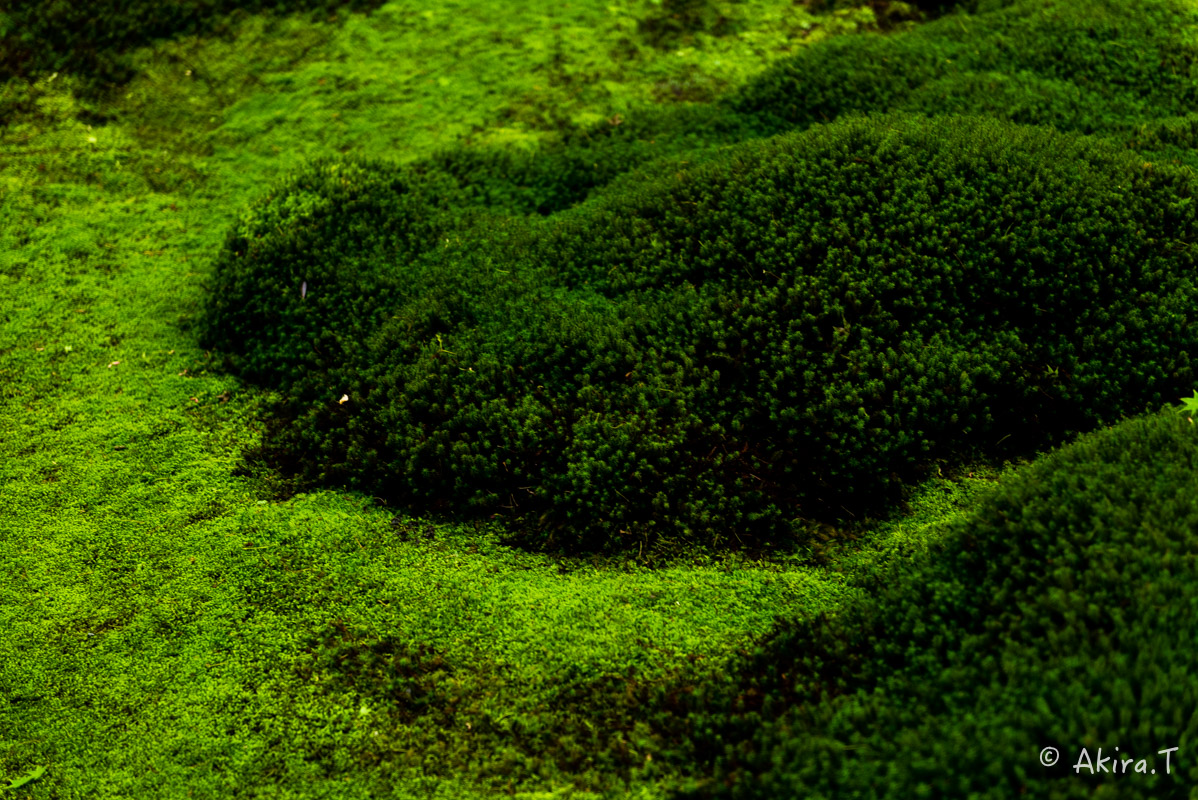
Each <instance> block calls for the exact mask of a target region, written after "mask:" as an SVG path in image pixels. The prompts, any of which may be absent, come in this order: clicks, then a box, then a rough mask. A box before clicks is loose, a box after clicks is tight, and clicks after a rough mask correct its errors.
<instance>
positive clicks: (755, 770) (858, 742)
mask: <svg viewBox="0 0 1198 800" xmlns="http://www.w3.org/2000/svg"><path fill="white" fill-rule="evenodd" d="M1196 474H1198V431H1196V429H1195V428H1194V426H1193V425H1191V424H1189V422H1188V421H1187V420H1183V419H1181V418H1179V417H1178V415H1177V414H1176V413H1172V412H1167V413H1164V414H1160V415H1154V416H1148V417H1140V418H1136V419H1133V420H1129V421H1127V422H1125V423H1123V424H1120V425H1118V426H1116V427H1114V428H1112V429H1106V430H1103V431H1100V432H1097V433H1093V434H1090V435H1087V436H1085V437H1083V438H1082V439H1080V440H1079V441H1078V442H1076V443H1074V444H1073V445H1070V446H1068V447H1066V448H1063V449H1061V450H1060V451H1057V452H1055V453H1053V454H1051V455H1049V456H1047V457H1045V458H1043V459H1042V460H1040V461H1038V462H1037V463H1036V464H1034V465H1033V466H1031V467H1030V468H1029V469H1027V470H1026V471H1025V472H1024V473H1023V474H1021V475H1020V476H1018V477H1017V478H1015V479H1014V480H1012V481H1008V482H1004V484H1003V485H1002V486H1001V487H1000V488H999V489H998V490H997V491H996V493H995V494H994V495H992V496H991V497H990V498H988V499H987V500H985V501H984V502H983V503H982V505H981V506H980V507H979V508H978V509H977V510H976V511H974V512H973V513H972V514H971V515H970V516H969V518H968V519H967V520H964V521H961V522H959V523H956V524H955V525H954V527H953V528H952V529H950V531H949V532H948V535H946V536H945V537H944V538H943V539H942V540H940V541H939V543H938V544H936V545H935V547H934V549H933V551H932V552H930V553H929V554H927V556H926V557H923V558H920V559H918V560H916V561H914V562H911V561H901V562H896V563H894V564H893V566H892V567H891V568H889V569H888V570H887V571H886V572H884V573H882V574H880V575H879V576H877V577H876V585H875V587H874V591H873V592H872V593H871V595H872V596H871V597H870V599H869V600H868V601H866V602H862V603H859V604H856V605H854V606H852V607H850V608H848V609H846V610H844V611H842V612H841V613H840V614H839V615H838V616H836V617H827V616H821V617H819V618H817V619H813V620H806V621H792V622H787V623H785V624H782V625H780V626H779V627H778V629H777V630H776V631H775V633H774V634H773V635H772V636H771V637H769V638H767V639H766V640H765V641H763V642H762V644H761V645H760V646H759V648H758V649H757V651H756V653H755V654H754V655H753V656H752V657H750V658H747V659H745V660H744V661H743V663H742V665H741V666H740V667H739V668H736V669H733V670H730V674H732V675H734V676H735V678H734V681H733V683H734V684H735V688H734V689H732V690H731V691H730V692H729V693H728V694H727V695H726V696H724V697H723V698H722V700H721V701H720V702H718V703H717V704H715V705H713V706H710V707H707V708H704V707H702V706H695V707H694V713H693V715H692V724H693V727H694V729H695V730H696V731H698V732H700V734H699V736H697V739H696V743H695V747H696V753H697V754H698V755H699V756H700V757H701V758H706V759H708V760H709V761H710V763H714V764H716V768H715V770H714V773H713V774H712V775H711V776H709V780H708V782H707V784H706V788H705V790H703V791H702V792H699V793H697V794H698V796H705V797H707V796H714V797H727V798H774V797H839V796H854V797H878V798H906V797H916V796H940V797H950V796H951V797H965V796H971V797H987V798H989V797H994V798H1005V797H1017V796H1028V797H1049V796H1052V797H1090V796H1091V795H1092V793H1093V791H1094V789H1095V787H1096V786H1097V785H1098V784H1099V783H1102V782H1106V781H1107V780H1113V781H1116V782H1117V783H1118V784H1119V794H1120V796H1121V797H1128V798H1141V797H1144V798H1147V797H1153V798H1157V797H1168V798H1182V797H1188V796H1189V794H1188V793H1189V788H1188V787H1189V784H1190V783H1191V782H1192V781H1191V777H1190V776H1191V770H1190V768H1189V767H1187V766H1186V765H1185V764H1184V763H1183V762H1182V761H1181V758H1180V753H1174V754H1173V757H1172V774H1169V773H1167V772H1166V769H1165V766H1166V765H1165V757H1164V755H1163V754H1161V753H1160V752H1159V751H1161V750H1163V749H1165V748H1168V747H1174V746H1178V745H1181V746H1182V747H1183V749H1184V744H1183V743H1184V742H1187V741H1191V740H1192V739H1193V737H1194V736H1195V735H1196V734H1198V727H1196V725H1198V723H1195V720H1198V705H1196V702H1198V701H1196V698H1198V681H1196V679H1195V678H1194V677H1193V676H1194V675H1195V674H1198V669H1196V667H1198V663H1196V657H1195V654H1194V651H1193V648H1192V647H1191V645H1190V642H1189V640H1188V639H1187V638H1186V637H1185V636H1180V635H1179V632H1181V631H1191V630H1194V628H1195V626H1196V625H1198V616H1196V611H1195V610H1196V609H1198V581H1196V580H1195V579H1194V575H1195V571H1194V567H1195V564H1198V538H1196V536H1195V531H1198V482H1196V481H1195V478H1194V476H1195V475H1196ZM712 708H727V709H729V711H728V712H726V713H725V712H723V711H719V712H713V711H712V710H711V709H712ZM704 733H705V735H704ZM1047 746H1055V747H1057V748H1058V750H1059V751H1060V753H1061V756H1062V757H1061V760H1060V762H1058V763H1057V764H1056V765H1055V766H1049V767H1046V766H1043V765H1042V764H1041V762H1040V760H1039V755H1040V752H1041V749H1042V748H1044V747H1047ZM1083 747H1085V748H1088V751H1089V755H1090V759H1091V763H1095V762H1096V761H1097V759H1098V755H1097V750H1098V748H1099V747H1102V748H1103V754H1104V755H1106V756H1110V755H1114V754H1116V753H1117V754H1118V758H1119V759H1123V758H1129V759H1132V765H1131V766H1128V767H1126V768H1125V769H1126V774H1124V768H1121V769H1120V770H1119V771H1118V772H1116V773H1114V774H1112V773H1110V772H1109V771H1108V772H1107V773H1106V774H1100V773H1093V774H1092V773H1090V772H1089V771H1087V770H1085V769H1083V770H1082V771H1080V772H1078V771H1075V770H1074V769H1073V767H1074V765H1075V763H1077V762H1078V760H1079V758H1080V749H1081V748H1083ZM1116 747H1118V751H1116V749H1115V748H1116ZM1140 759H1145V763H1144V765H1143V766H1142V769H1143V773H1141V774H1136V773H1135V772H1134V770H1135V769H1136V763H1137V762H1138V761H1139V760H1140ZM1151 769H1155V771H1156V773H1155V774H1152V773H1150V772H1149V770H1151Z"/></svg>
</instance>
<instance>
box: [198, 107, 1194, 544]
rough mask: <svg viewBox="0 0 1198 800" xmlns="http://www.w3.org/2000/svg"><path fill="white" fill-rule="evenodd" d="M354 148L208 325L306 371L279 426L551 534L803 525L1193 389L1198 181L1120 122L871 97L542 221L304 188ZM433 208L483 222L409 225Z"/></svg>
mask: <svg viewBox="0 0 1198 800" xmlns="http://www.w3.org/2000/svg"><path fill="white" fill-rule="evenodd" d="M1050 154H1051V155H1050ZM436 167H437V165H436V163H435V162H434V164H433V165H431V166H429V167H427V168H425V167H420V168H416V167H413V168H412V169H413V170H415V171H413V172H410V173H407V174H409V175H411V176H412V180H415V179H416V176H418V175H419V176H425V175H436V174H439V173H438V172H437V169H436ZM328 169H332V167H324V166H321V167H317V168H316V171H315V172H312V173H308V174H306V175H304V176H300V177H299V178H297V179H296V180H295V181H294V182H292V183H291V184H289V185H288V186H287V187H286V188H284V189H281V190H280V191H279V192H277V193H276V194H277V196H274V197H273V198H272V200H271V201H270V202H271V204H272V205H270V206H269V207H266V208H263V209H261V210H255V211H253V212H252V213H253V214H255V215H265V216H263V217H262V219H264V220H268V221H267V222H264V223H258V222H254V223H252V224H248V227H243V228H242V229H239V230H238V232H237V233H235V234H234V236H233V238H232V239H231V240H230V242H229V243H228V244H227V245H226V247H225V251H224V254H223V255H222V260H221V262H220V263H219V264H218V268H217V270H218V271H217V275H218V281H219V282H218V284H217V291H215V292H214V293H213V294H212V298H213V300H212V303H211V304H210V305H209V309H208V315H209V318H210V319H211V320H212V322H210V323H209V328H208V330H209V331H210V335H209V336H208V338H207V339H206V342H207V343H209V344H211V345H213V346H215V347H217V348H221V349H226V350H233V351H234V352H235V353H237V357H238V358H242V359H244V360H245V363H246V365H247V366H246V369H245V372H244V374H246V375H247V376H251V377H255V376H260V375H261V374H264V373H265V374H268V375H270V376H272V380H280V381H282V383H280V384H278V385H280V386H281V387H283V389H284V391H285V393H286V394H287V396H288V402H287V403H286V404H285V405H283V406H281V407H280V409H279V413H280V414H281V416H282V417H283V418H284V419H285V420H287V422H286V423H285V424H284V425H282V426H280V427H279V428H278V435H277V436H276V437H273V438H272V440H271V441H269V442H268V446H269V447H270V448H274V449H276V451H277V452H279V453H281V454H282V457H283V458H285V459H286V460H287V462H288V463H291V464H294V465H296V466H297V467H298V468H299V470H300V471H301V473H302V474H304V475H305V476H307V477H308V478H310V479H316V480H344V481H347V482H348V483H349V484H350V485H352V486H354V487H356V488H359V489H361V490H363V491H367V492H370V493H372V494H375V495H377V496H380V497H387V498H388V499H389V500H391V501H392V502H398V503H401V504H406V505H407V506H408V507H410V508H417V509H420V508H423V509H433V510H444V509H445V508H447V507H449V506H456V507H458V508H459V509H469V510H471V511H474V512H476V513H477V512H481V513H495V512H499V511H501V510H503V509H507V510H509V511H515V512H516V513H518V514H521V515H523V516H524V517H525V519H526V520H529V521H532V520H536V521H537V522H538V525H539V527H540V528H541V530H542V531H543V533H542V534H540V535H541V537H542V538H544V537H550V541H552V542H553V543H555V544H566V545H570V546H583V547H591V548H594V547H629V546H632V547H642V546H643V543H644V542H646V541H650V542H651V541H656V540H659V539H666V540H670V541H675V542H684V541H688V540H689V541H701V542H703V543H705V544H709V545H710V544H714V543H717V542H720V541H728V540H730V538H731V537H732V536H733V532H735V536H736V537H737V538H738V539H739V540H740V541H741V542H743V543H748V542H754V543H758V544H759V543H762V542H779V541H786V540H787V539H789V538H793V537H794V536H795V535H796V533H799V532H800V531H797V530H796V529H795V526H792V525H790V524H789V521H790V520H794V519H796V517H798V518H804V517H815V518H822V519H824V520H825V521H832V520H833V519H834V518H835V516H834V515H835V514H838V513H840V512H844V511H846V510H847V511H849V512H850V513H856V514H860V513H876V512H877V511H878V510H879V509H880V508H881V507H882V503H883V502H885V501H886V500H890V501H891V502H893V500H894V499H895V498H896V495H895V492H896V491H897V490H898V488H899V484H898V481H899V480H900V479H906V480H908V481H910V480H913V479H918V478H919V477H920V476H921V474H922V473H921V469H922V467H923V465H924V464H926V462H927V460H928V459H930V458H938V457H943V456H945V455H946V454H947V452H948V450H947V449H946V448H948V447H955V446H957V445H958V444H961V443H965V444H981V443H982V442H983V441H987V440H989V441H994V440H998V439H1001V438H1003V437H1004V436H1006V437H1007V438H1009V439H1010V440H1011V441H1010V443H1009V445H1008V447H1034V446H1039V447H1043V446H1047V445H1049V444H1051V443H1053V442H1054V441H1060V440H1062V439H1063V438H1065V437H1068V436H1069V435H1071V434H1073V433H1075V432H1077V431H1079V430H1083V429H1086V428H1092V427H1094V426H1096V425H1098V424H1101V423H1103V422H1111V421H1114V420H1116V419H1118V418H1119V416H1121V415H1125V414H1131V413H1137V412H1140V411H1143V410H1144V409H1146V408H1150V407H1152V408H1155V407H1158V406H1159V404H1160V403H1161V402H1162V400H1163V399H1164V398H1165V397H1166V396H1168V393H1171V392H1175V391H1177V390H1178V389H1179V388H1182V387H1184V386H1185V385H1187V384H1188V383H1189V382H1191V381H1192V379H1193V375H1192V372H1191V367H1190V365H1189V361H1188V357H1187V356H1186V355H1185V354H1186V353H1187V352H1188V350H1189V349H1190V347H1191V343H1190V339H1191V334H1190V333H1189V332H1188V326H1187V325H1186V319H1187V317H1186V316H1185V313H1184V309H1185V308H1187V307H1189V305H1191V304H1192V302H1193V300H1192V297H1193V292H1194V288H1193V285H1192V282H1191V281H1190V280H1189V279H1188V277H1187V276H1188V274H1189V268H1188V266H1187V265H1188V264H1189V263H1190V262H1189V260H1190V259H1191V258H1192V253H1190V251H1189V249H1188V248H1187V247H1186V246H1185V244H1184V242H1185V241H1186V237H1187V236H1188V234H1186V233H1185V231H1187V230H1189V229H1190V227H1191V226H1192V225H1193V221H1192V216H1191V213H1190V212H1189V211H1188V210H1187V209H1188V206H1187V205H1186V204H1185V202H1184V198H1185V197H1188V196H1189V195H1190V194H1192V193H1193V188H1192V186H1191V185H1190V183H1189V179H1188V177H1187V176H1186V175H1185V174H1184V173H1181V172H1178V171H1176V170H1172V169H1165V168H1162V169H1154V170H1148V169H1145V168H1144V167H1143V165H1142V163H1141V162H1140V161H1139V160H1137V159H1135V158H1134V157H1132V156H1130V155H1128V154H1125V153H1121V152H1120V151H1119V149H1118V148H1117V147H1113V146H1111V145H1109V144H1105V143H1103V142H1101V141H1097V140H1094V139H1085V138H1079V137H1076V136H1074V137H1070V136H1065V135H1061V134H1053V133H1050V132H1048V131H1046V130H1044V129H1028V128H1020V127H1017V126H1014V125H1011V124H1009V123H999V122H995V121H990V120H986V119H984V118H952V117H941V118H938V119H937V120H936V121H935V122H934V123H929V122H926V121H925V119H924V118H922V117H903V116H891V117H875V118H869V119H855V120H848V121H845V122H842V123H838V124H836V125H831V126H827V127H820V128H817V129H811V130H808V131H806V132H803V133H799V134H791V135H787V136H781V137H777V138H775V139H770V140H762V141H756V142H752V143H749V144H746V145H743V146H741V147H738V148H731V149H728V150H727V151H726V152H722V153H719V154H715V153H712V152H710V151H708V152H706V153H704V154H702V155H692V156H690V157H689V160H688V161H687V162H686V163H681V162H678V161H668V160H666V161H659V162H657V163H656V165H655V166H653V167H650V168H647V169H646V170H644V171H640V172H636V173H634V174H633V175H631V176H626V177H623V178H621V179H619V180H617V181H616V182H615V183H613V184H612V185H611V186H610V187H608V189H606V190H603V191H602V192H601V195H600V196H599V197H596V198H594V199H593V200H592V201H590V202H588V203H585V204H583V205H580V206H578V207H577V208H575V209H573V210H571V211H570V212H563V213H561V214H559V215H556V216H550V217H549V218H548V219H546V220H545V221H543V222H536V221H531V222H530V221H525V220H523V219H522V218H520V217H507V218H504V217H496V216H482V217H479V216H478V214H476V213H473V212H470V213H468V211H469V209H470V208H471V205H470V203H471V202H475V200H467V199H466V197H465V195H458V196H459V200H458V201H457V210H456V211H455V210H454V201H453V200H452V199H451V198H452V197H453V196H454V194H453V192H451V191H450V190H448V189H442V190H439V191H436V192H435V193H434V194H435V197H436V200H435V201H431V200H421V199H420V195H419V193H412V192H406V191H405V193H403V194H402V197H400V196H395V197H392V194H388V192H393V190H392V189H386V190H385V191H384V190H383V189H381V188H379V187H380V186H382V184H378V183H371V182H368V183H365V184H361V185H358V184H357V183H356V182H353V181H351V182H350V183H349V184H346V185H348V186H350V187H351V188H350V189H348V191H350V192H351V193H352V199H350V198H349V197H346V198H342V197H341V194H340V192H341V189H338V190H337V191H336V192H331V191H330V190H329V189H327V188H326V189H323V190H321V189H316V190H315V195H314V196H315V197H322V194H321V192H322V191H323V193H324V197H325V199H321V200H320V202H321V203H328V206H329V208H335V209H336V210H335V211H330V212H325V213H323V214H321V213H320V212H319V211H313V212H311V213H310V212H309V211H308V210H305V209H306V207H305V209H298V207H297V208H296V209H292V210H289V209H290V206H289V204H293V202H301V199H300V198H304V197H308V196H309V194H310V192H311V190H310V189H309V188H308V187H309V184H311V185H318V184H319V180H320V179H321V178H320V177H319V176H321V175H323V174H324V173H325V171H326V170H328ZM345 169H346V170H356V171H360V170H363V169H365V172H364V173H362V174H366V175H370V176H378V177H370V178H369V181H375V182H377V181H380V180H383V178H382V176H386V175H389V174H390V173H388V172H386V171H385V170H379V169H375V168H367V167H362V166H361V165H353V164H347V165H346V166H345ZM421 169H428V170H429V171H428V172H421V171H420V170H421ZM355 174H358V173H357V172H355ZM420 179H421V180H425V179H426V178H425V177H420ZM405 180H408V179H406V178H405ZM313 181H317V183H313ZM342 183H345V181H342ZM387 185H388V186H389V185H390V184H387ZM1147 197H1154V198H1156V200H1154V201H1153V202H1152V203H1151V204H1149V205H1147V206H1145V205H1143V203H1144V199H1145V198H1147ZM408 198H412V200H411V202H412V203H414V205H411V206H409V205H407V204H408V203H409V200H408ZM359 207H360V208H362V209H363V210H362V211H361V212H359V211H357V210H356V209H357V208H359ZM1154 208H1162V209H1166V212H1165V216H1164V217H1162V216H1160V214H1158V212H1157V211H1155V210H1150V209H1154ZM274 209H282V210H281V211H276V210H274ZM276 213H278V214H281V215H282V216H281V217H279V219H281V220H282V221H281V222H273V221H270V220H274V219H276V217H275V216H272V215H273V214H276ZM437 214H440V215H442V216H444V215H450V216H453V215H454V214H456V215H457V217H456V219H457V221H458V225H459V226H458V227H454V228H452V230H450V229H449V228H448V227H446V228H444V229H443V230H442V232H441V233H433V232H431V229H429V231H427V232H422V233H419V234H418V235H417V234H414V233H413V230H414V229H413V227H412V226H414V225H422V224H423V223H422V222H421V220H422V219H423V218H424V216H426V215H437ZM391 220H394V221H393V222H392V221H391ZM1046 220H1051V221H1052V225H1051V227H1049V226H1048V225H1046V224H1045V221H1046ZM445 224H446V225H448V223H445ZM255 226H257V227H255ZM267 228H269V229H270V230H269V231H268V230H266V229H267ZM259 230H261V232H256V231H259ZM388 237H394V238H397V239H400V240H404V241H409V240H410V241H412V242H423V244H413V245H411V246H410V247H408V248H407V249H398V250H395V251H394V252H393V253H391V252H384V251H382V250H376V249H374V248H375V245H374V244H372V242H374V241H376V240H384V239H387V238H388ZM442 240H443V241H442ZM434 241H437V242H439V244H437V246H436V247H435V248H434V247H433V246H432V243H433V242H434ZM413 248H415V249H413ZM342 254H344V255H342ZM309 258H311V259H312V262H311V263H312V266H309V264H310V262H309V261H308V259H309ZM314 268H315V269H314ZM305 270H307V272H305ZM309 273H311V274H309ZM312 276H318V277H319V279H313V278H312ZM309 279H311V280H312V282H311V283H310V284H308V285H309V286H310V288H312V289H313V290H315V291H319V292H320V293H321V296H319V297H316V296H314V297H305V296H304V295H303V292H302V289H303V287H304V285H305V283H304V282H305V281H306V280H309ZM364 286H370V287H375V288H371V289H369V290H368V291H365V292H363V291H362V287H364ZM1031 297H1034V298H1036V299H1035V300H1034V301H1029V299H1028V298H1031ZM1149 297H1151V298H1153V301H1152V306H1151V311H1145V310H1144V308H1143V306H1142V301H1143V300H1146V299H1147V298H1149ZM331 321H335V323H336V324H335V326H334V325H330V322H331ZM304 359H306V362H305V365H304V366H303V367H302V370H301V368H299V367H297V366H295V365H297V364H299V363H300V362H301V361H302V360H304ZM1132 364H1134V365H1136V366H1131V365H1132ZM301 372H302V374H301ZM337 387H340V388H337ZM343 395H344V396H345V397H346V401H345V402H337V398H341V397H342V396H343Z"/></svg>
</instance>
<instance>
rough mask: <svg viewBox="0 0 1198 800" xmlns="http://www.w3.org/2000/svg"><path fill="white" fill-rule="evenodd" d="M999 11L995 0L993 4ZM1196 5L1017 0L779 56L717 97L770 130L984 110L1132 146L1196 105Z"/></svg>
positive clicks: (1155, 0)
mask: <svg viewBox="0 0 1198 800" xmlns="http://www.w3.org/2000/svg"><path fill="white" fill-rule="evenodd" d="M987 5H988V6H990V7H993V6H995V5H997V4H987ZM1195 22H1196V20H1195V15H1194V11H1193V9H1192V8H1189V7H1187V6H1186V5H1185V4H1182V3H1177V2H1174V1H1173V0H1149V1H1148V2H1143V3H1134V4H1129V3H1127V2H1126V1H1125V0H1100V1H1099V2H1065V3H1059V2H1055V3H1053V2H1039V1H1035V2H1027V1H1025V2H1016V3H1011V4H1009V5H1008V6H1007V7H1005V8H1001V9H997V10H992V11H990V12H988V13H983V14H979V15H978V16H973V17H970V16H964V15H958V14H954V15H950V16H948V17H944V18H941V19H938V20H936V21H934V22H930V23H928V24H926V25H922V26H920V27H918V28H916V29H914V30H912V31H910V32H908V33H904V34H902V35H895V36H862V37H840V38H836V39H833V40H830V41H828V42H824V43H821V45H820V46H819V47H812V48H808V49H806V50H804V51H801V52H800V53H798V54H797V55H796V56H795V57H793V58H790V59H787V60H785V61H782V62H779V63H778V64H776V65H775V66H773V67H772V68H771V69H770V70H768V71H767V72H766V73H765V74H763V75H762V76H761V77H760V78H758V79H756V80H754V81H752V82H751V83H750V84H749V85H748V86H746V87H744V88H743V89H742V90H740V91H738V92H736V93H735V94H733V95H732V96H730V97H729V98H727V99H726V100H725V101H723V102H722V103H721V105H722V106H724V107H726V108H729V109H731V110H732V111H734V112H735V113H737V114H740V115H743V116H747V117H749V118H751V119H752V120H753V123H754V124H755V125H756V126H757V127H759V128H760V129H761V130H763V131H769V132H781V131H787V130H792V129H793V128H796V127H807V126H809V125H812V124H815V123H820V122H828V121H831V120H833V119H836V118H837V117H839V116H840V115H842V114H846V113H852V112H868V111H882V110H892V111H893V110H904V111H911V112H916V113H922V114H945V113H969V114H986V115H987V116H994V117H998V118H1001V119H1008V120H1010V121H1012V122H1018V123H1021V124H1030V125H1051V126H1053V127H1056V128H1059V129H1061V130H1069V131H1077V132H1080V133H1102V134H1104V135H1110V136H1114V137H1117V138H1119V139H1120V140H1123V141H1127V140H1128V139H1130V138H1131V137H1133V136H1134V135H1135V134H1136V133H1137V131H1138V129H1139V126H1141V125H1142V124H1143V123H1145V122H1147V121H1148V120H1155V119H1163V118H1169V117H1173V116H1184V115H1188V114H1190V113H1191V112H1192V111H1193V109H1194V107H1195V103H1196V102H1198V79H1196V78H1195V76H1194V75H1192V74H1191V70H1190V65H1191V64H1193V63H1194V61H1195V58H1198V43H1196V42H1195V40H1194V37H1193V36H1192V35H1191V33H1190V31H1192V30H1194V26H1195Z"/></svg>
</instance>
